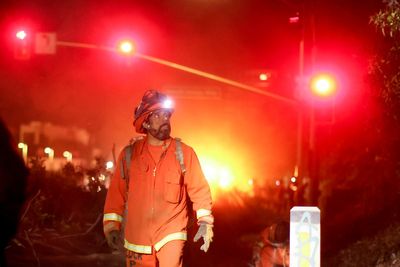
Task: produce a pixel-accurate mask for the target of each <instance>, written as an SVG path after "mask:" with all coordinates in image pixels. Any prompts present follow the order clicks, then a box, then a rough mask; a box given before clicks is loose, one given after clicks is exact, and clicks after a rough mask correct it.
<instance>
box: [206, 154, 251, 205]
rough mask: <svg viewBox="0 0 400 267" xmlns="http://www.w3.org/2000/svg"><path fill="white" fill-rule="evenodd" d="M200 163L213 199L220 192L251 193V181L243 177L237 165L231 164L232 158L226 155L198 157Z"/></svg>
mask: <svg viewBox="0 0 400 267" xmlns="http://www.w3.org/2000/svg"><path fill="white" fill-rule="evenodd" d="M199 157H200V163H201V167H202V169H203V172H204V175H205V176H206V179H207V180H208V183H209V184H210V187H211V192H212V195H213V197H214V198H215V197H217V196H218V194H220V193H222V192H229V191H231V190H239V191H243V192H247V193H249V194H251V193H252V188H253V182H254V181H253V179H249V178H248V177H246V176H245V171H244V170H243V168H240V165H239V164H235V163H232V162H230V161H232V160H233V161H234V157H233V156H232V157H229V156H228V155H222V154H221V155H218V156H216V155H214V156H211V155H207V156H205V155H200V156H199Z"/></svg>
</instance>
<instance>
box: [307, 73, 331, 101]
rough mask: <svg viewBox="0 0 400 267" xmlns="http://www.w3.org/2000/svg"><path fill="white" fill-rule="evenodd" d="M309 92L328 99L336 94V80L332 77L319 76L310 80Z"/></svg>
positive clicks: (326, 75)
mask: <svg viewBox="0 0 400 267" xmlns="http://www.w3.org/2000/svg"><path fill="white" fill-rule="evenodd" d="M310 87H311V91H312V92H313V93H314V94H315V95H317V96H322V97H330V96H332V95H334V94H335V93H336V80H335V79H334V77H333V76H332V75H329V74H319V75H316V76H314V77H313V78H312V79H311V85H310Z"/></svg>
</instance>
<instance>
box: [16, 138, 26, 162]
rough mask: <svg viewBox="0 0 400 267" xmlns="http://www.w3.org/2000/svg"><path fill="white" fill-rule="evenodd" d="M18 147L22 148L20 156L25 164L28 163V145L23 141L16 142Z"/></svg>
mask: <svg viewBox="0 0 400 267" xmlns="http://www.w3.org/2000/svg"><path fill="white" fill-rule="evenodd" d="M18 148H20V149H22V158H23V159H24V162H25V164H27V163H28V145H27V144H24V143H18Z"/></svg>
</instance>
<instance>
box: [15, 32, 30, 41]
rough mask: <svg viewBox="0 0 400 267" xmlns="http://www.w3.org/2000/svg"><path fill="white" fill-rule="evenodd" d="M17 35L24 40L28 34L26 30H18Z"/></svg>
mask: <svg viewBox="0 0 400 267" xmlns="http://www.w3.org/2000/svg"><path fill="white" fill-rule="evenodd" d="M15 36H16V37H17V38H18V39H20V40H24V39H25V38H26V36H27V34H26V32H25V31H24V30H21V31H18V32H17V33H16V34H15Z"/></svg>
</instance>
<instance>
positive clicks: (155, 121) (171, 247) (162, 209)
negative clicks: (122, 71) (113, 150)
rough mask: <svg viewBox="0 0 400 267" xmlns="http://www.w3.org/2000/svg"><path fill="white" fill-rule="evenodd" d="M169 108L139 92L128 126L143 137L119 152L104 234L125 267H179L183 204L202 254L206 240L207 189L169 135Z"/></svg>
mask: <svg viewBox="0 0 400 267" xmlns="http://www.w3.org/2000/svg"><path fill="white" fill-rule="evenodd" d="M170 104H171V102H170V100H169V99H168V98H167V96H166V95H164V94H162V93H160V92H157V91H154V90H149V91H146V92H145V94H144V95H143V98H142V100H141V103H140V104H139V105H138V106H137V107H136V109H135V113H134V122H133V125H134V127H135V129H136V132H137V133H139V134H144V136H143V138H137V139H136V141H134V142H132V143H131V144H130V145H128V146H127V147H126V148H125V149H124V150H123V151H122V152H121V154H120V156H119V157H118V163H117V167H116V170H115V172H114V175H113V178H112V180H111V183H110V187H109V190H108V193H107V197H106V202H105V206H104V220H103V222H104V223H103V225H104V233H105V236H106V239H107V242H108V244H109V246H110V247H111V248H112V249H118V248H119V247H121V246H123V247H124V248H125V251H126V266H149V267H150V266H152V267H153V266H154V267H156V266H160V267H179V266H183V263H182V259H183V248H184V244H185V242H186V240H187V223H188V204H189V202H191V203H192V204H193V210H194V211H195V212H196V218H197V224H198V226H199V228H198V231H197V233H196V235H195V237H194V241H197V240H199V239H203V241H204V244H203V245H202V246H201V248H200V249H201V250H203V251H204V252H207V250H208V249H209V246H210V243H211V242H212V238H213V230H212V229H213V224H214V217H213V216H212V213H211V206H212V200H211V193H210V188H209V185H208V183H207V180H206V179H205V177H204V175H203V172H202V170H201V167H200V163H199V160H198V158H197V156H196V153H195V152H194V150H193V149H192V148H191V147H190V146H188V145H186V144H184V143H182V142H181V141H180V140H179V139H176V138H175V139H174V138H171V137H170V132H171V126H170V118H171V115H172V112H173V109H172V107H171V106H170ZM124 212H125V215H124ZM123 218H124V238H123V239H124V240H123V241H122V240H121V239H122V238H121V235H120V231H121V228H122V227H121V225H122V221H123ZM122 243H123V244H122Z"/></svg>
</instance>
